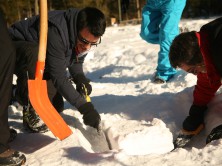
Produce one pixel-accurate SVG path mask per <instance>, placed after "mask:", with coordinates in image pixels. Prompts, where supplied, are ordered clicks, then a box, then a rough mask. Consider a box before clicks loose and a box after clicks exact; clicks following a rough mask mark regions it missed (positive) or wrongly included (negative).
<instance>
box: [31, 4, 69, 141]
mask: <svg viewBox="0 0 222 166" xmlns="http://www.w3.org/2000/svg"><path fill="white" fill-rule="evenodd" d="M47 32H48V11H47V0H40V37H39V53H38V61H37V64H36V71H35V80H28V91H29V99H30V102H31V104H32V106H33V108H34V109H35V111H36V112H37V114H38V115H39V116H40V118H41V119H42V120H43V121H44V123H45V124H46V125H47V126H48V128H49V130H51V131H52V133H53V134H54V135H55V136H56V137H57V138H59V139H60V140H63V139H65V138H67V137H68V136H69V135H71V134H72V131H71V129H70V128H69V127H68V126H67V124H66V123H65V121H64V120H63V119H62V117H61V116H60V115H59V113H58V112H57V111H56V109H55V108H54V107H53V105H52V104H51V102H50V100H49V98H48V92H47V85H46V81H45V80H42V78H43V72H44V67H45V57H46V43H47Z"/></svg>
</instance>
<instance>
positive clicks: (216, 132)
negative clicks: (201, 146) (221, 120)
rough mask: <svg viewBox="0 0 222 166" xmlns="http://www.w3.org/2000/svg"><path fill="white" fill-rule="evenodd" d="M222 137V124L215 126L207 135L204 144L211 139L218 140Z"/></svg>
mask: <svg viewBox="0 0 222 166" xmlns="http://www.w3.org/2000/svg"><path fill="white" fill-rule="evenodd" d="M220 138H222V125H220V126H217V127H215V128H214V129H213V130H212V131H211V132H210V134H209V135H208V136H207V139H206V144H208V143H210V142H211V141H213V140H218V139H220Z"/></svg>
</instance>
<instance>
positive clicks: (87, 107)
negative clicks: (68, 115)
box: [78, 102, 101, 130]
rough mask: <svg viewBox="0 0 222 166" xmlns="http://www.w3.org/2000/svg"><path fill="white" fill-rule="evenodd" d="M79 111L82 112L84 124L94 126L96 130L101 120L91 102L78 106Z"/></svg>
mask: <svg viewBox="0 0 222 166" xmlns="http://www.w3.org/2000/svg"><path fill="white" fill-rule="evenodd" d="M78 110H79V112H80V113H81V114H83V122H84V124H85V125H88V126H91V127H94V128H96V129H97V130H98V127H99V123H100V121H101V118H100V115H99V113H98V112H97V111H96V110H95V108H94V106H93V105H92V103H91V102H88V103H85V104H83V105H81V106H80V107H79V109H78Z"/></svg>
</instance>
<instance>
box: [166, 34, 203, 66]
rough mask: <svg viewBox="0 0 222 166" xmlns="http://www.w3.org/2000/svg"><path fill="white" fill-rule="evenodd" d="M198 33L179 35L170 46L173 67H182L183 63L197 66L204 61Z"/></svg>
mask: <svg viewBox="0 0 222 166" xmlns="http://www.w3.org/2000/svg"><path fill="white" fill-rule="evenodd" d="M195 33H196V32H195V31H191V32H185V33H181V34H179V35H178V36H177V37H175V39H174V40H173V42H172V44H171V46H170V53H169V59H170V63H171V66H172V67H174V68H177V67H180V66H181V64H182V63H184V64H187V65H197V64H200V63H201V62H202V61H203V57H202V55H201V51H200V47H199V44H198V39H197V37H196V34H195Z"/></svg>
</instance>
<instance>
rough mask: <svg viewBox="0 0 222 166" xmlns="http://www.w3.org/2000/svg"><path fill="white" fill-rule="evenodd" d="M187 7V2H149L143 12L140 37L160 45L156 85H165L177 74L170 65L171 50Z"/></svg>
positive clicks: (154, 0)
mask: <svg viewBox="0 0 222 166" xmlns="http://www.w3.org/2000/svg"><path fill="white" fill-rule="evenodd" d="M185 5H186V0H147V3H146V5H145V6H144V8H143V10H142V23H141V32H140V36H141V37H142V39H143V40H145V41H147V42H148V43H152V44H159V45H160V51H159V53H158V62H157V63H158V64H157V68H156V74H155V77H154V83H165V82H166V81H168V80H170V79H171V78H172V77H173V76H174V75H175V74H176V70H175V69H174V68H172V67H171V65H170V61H169V48H170V45H171V43H172V41H173V39H174V38H175V37H176V36H177V35H178V34H179V27H178V24H179V21H180V18H181V15H182V12H183V9H184V7H185Z"/></svg>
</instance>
